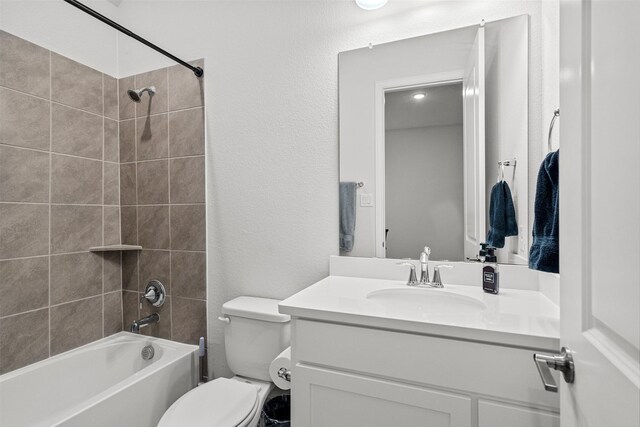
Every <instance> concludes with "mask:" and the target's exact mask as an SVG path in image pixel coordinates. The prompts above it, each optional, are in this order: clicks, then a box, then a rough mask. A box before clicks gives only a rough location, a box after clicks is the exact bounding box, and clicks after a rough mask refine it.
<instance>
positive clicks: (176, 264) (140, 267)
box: [119, 61, 207, 344]
mask: <svg viewBox="0 0 640 427" xmlns="http://www.w3.org/2000/svg"><path fill="white" fill-rule="evenodd" d="M194 64H195V65H198V66H203V63H202V61H196V62H194ZM119 86H120V91H119V92H120V95H119V99H120V182H121V193H120V201H121V205H122V208H121V209H122V243H125V244H139V245H141V246H142V247H143V250H142V251H140V252H124V253H123V283H122V284H123V308H124V325H125V328H128V326H129V325H130V324H131V322H132V321H133V320H134V319H138V318H140V317H142V316H146V315H148V314H150V313H152V312H154V311H157V312H158V313H159V314H160V322H159V323H158V324H157V325H152V326H149V327H147V328H145V329H142V331H141V333H143V334H150V335H154V336H159V337H162V338H168V339H172V340H175V341H180V342H185V343H189V344H197V343H198V339H199V337H201V336H202V337H206V336H207V334H206V285H205V283H206V281H205V280H206V279H205V277H206V253H205V187H204V186H205V158H204V97H203V89H204V88H203V80H202V79H198V78H197V77H195V76H194V74H193V73H192V72H191V71H190V70H188V69H186V68H184V67H182V66H179V65H177V66H173V67H169V68H162V69H159V70H154V71H150V72H147V73H144V74H139V75H136V76H131V77H126V78H122V79H120V80H119ZM147 86H154V87H155V88H156V94H155V95H154V96H153V97H151V98H150V97H149V95H148V94H146V93H145V94H144V95H143V97H142V102H141V103H138V104H136V103H134V102H132V101H131V100H130V99H129V98H128V96H127V93H126V92H127V89H133V88H143V87H147ZM152 279H157V280H160V281H161V282H162V283H163V284H164V286H165V288H166V290H167V293H168V295H169V297H168V298H167V302H166V303H165V304H164V306H163V307H161V308H160V309H159V310H157V309H154V308H153V307H152V306H151V305H150V304H148V303H146V302H145V303H144V304H143V308H142V310H140V309H139V305H138V302H139V300H140V293H141V292H142V291H143V290H144V287H145V285H146V284H147V283H148V282H149V281H150V280H152Z"/></svg>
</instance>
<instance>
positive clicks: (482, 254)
mask: <svg viewBox="0 0 640 427" xmlns="http://www.w3.org/2000/svg"><path fill="white" fill-rule="evenodd" d="M488 246H489V244H488V243H480V251H479V252H478V258H479V259H480V262H484V261H485V257H486V256H487V247H488Z"/></svg>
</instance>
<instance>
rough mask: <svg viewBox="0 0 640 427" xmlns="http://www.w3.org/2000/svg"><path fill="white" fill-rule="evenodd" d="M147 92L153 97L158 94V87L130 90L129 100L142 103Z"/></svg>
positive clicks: (128, 93)
mask: <svg viewBox="0 0 640 427" xmlns="http://www.w3.org/2000/svg"><path fill="white" fill-rule="evenodd" d="M145 92H149V96H153V95H155V94H156V87H155V86H149V87H143V88H142V89H129V90H128V91H127V95H129V98H131V100H132V101H133V102H140V101H141V100H142V94H143V93H145Z"/></svg>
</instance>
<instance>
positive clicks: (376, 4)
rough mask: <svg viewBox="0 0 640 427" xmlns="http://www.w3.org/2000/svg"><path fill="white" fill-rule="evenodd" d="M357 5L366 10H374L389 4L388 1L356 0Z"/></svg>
mask: <svg viewBox="0 0 640 427" xmlns="http://www.w3.org/2000/svg"><path fill="white" fill-rule="evenodd" d="M356 4H357V5H358V6H360V7H361V8H362V9H364V10H374V9H380V8H381V7H382V6H384V5H385V4H387V0H356Z"/></svg>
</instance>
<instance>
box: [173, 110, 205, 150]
mask: <svg viewBox="0 0 640 427" xmlns="http://www.w3.org/2000/svg"><path fill="white" fill-rule="evenodd" d="M198 154H204V108H195V109H191V110H183V111H176V112H172V113H169V155H170V156H171V157H179V156H193V155H198Z"/></svg>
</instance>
